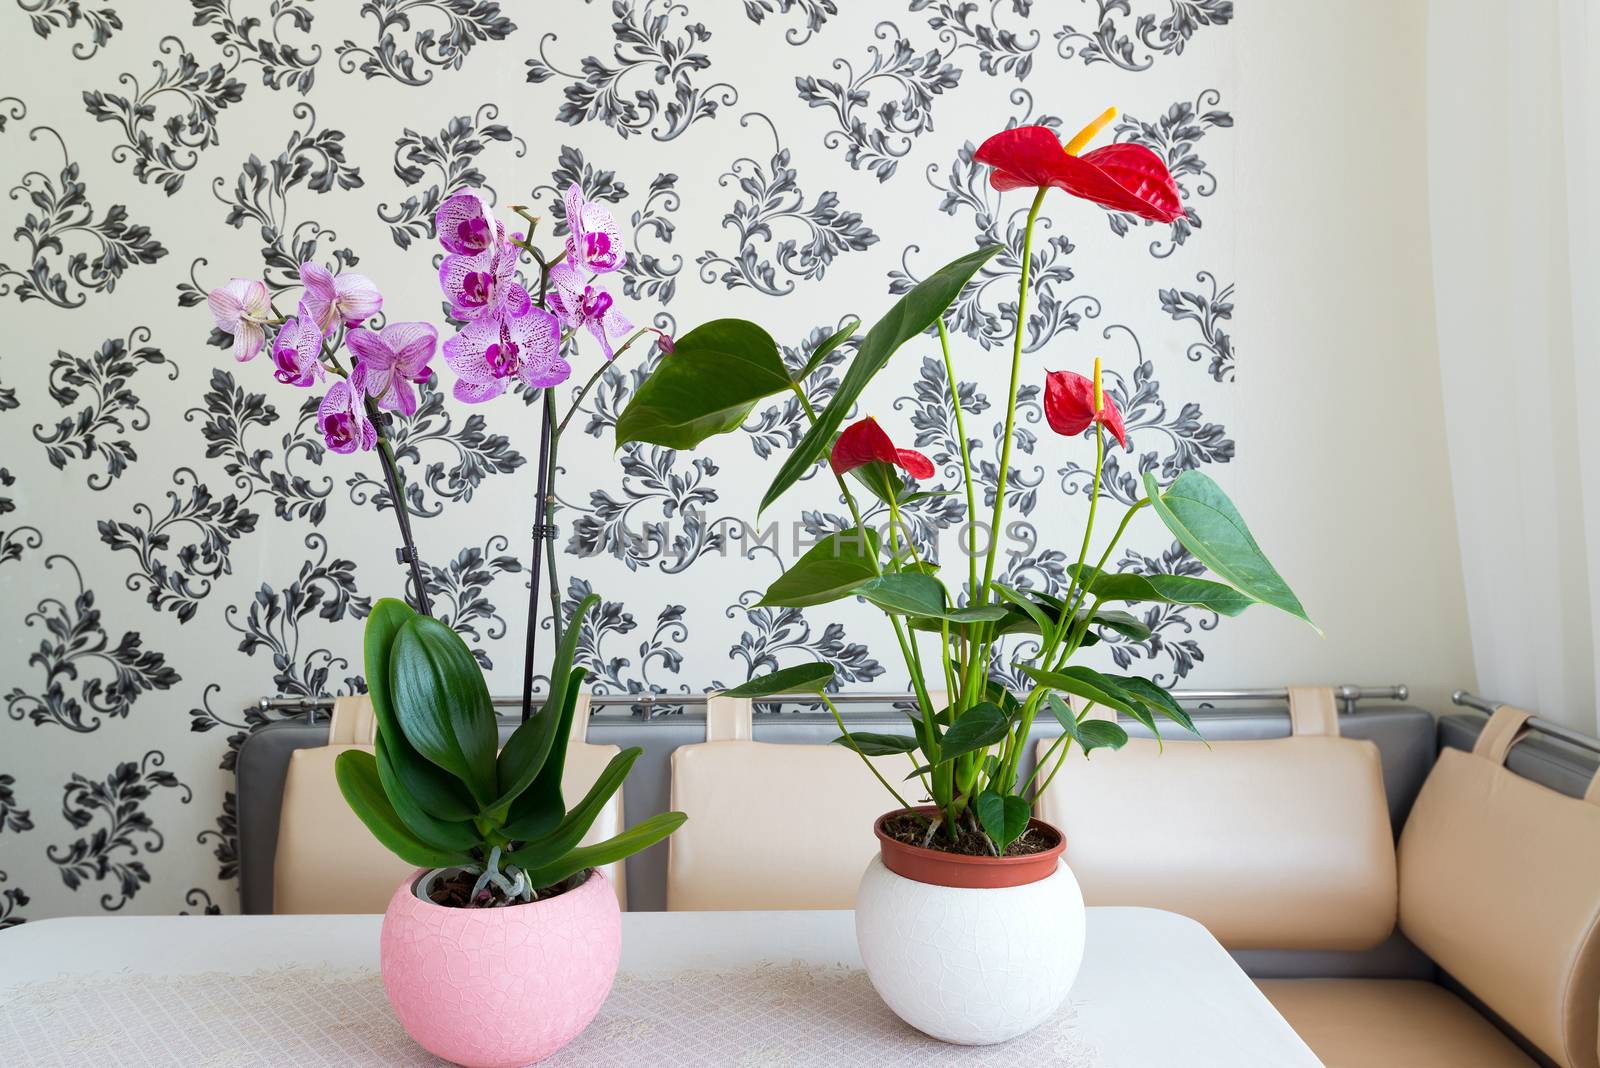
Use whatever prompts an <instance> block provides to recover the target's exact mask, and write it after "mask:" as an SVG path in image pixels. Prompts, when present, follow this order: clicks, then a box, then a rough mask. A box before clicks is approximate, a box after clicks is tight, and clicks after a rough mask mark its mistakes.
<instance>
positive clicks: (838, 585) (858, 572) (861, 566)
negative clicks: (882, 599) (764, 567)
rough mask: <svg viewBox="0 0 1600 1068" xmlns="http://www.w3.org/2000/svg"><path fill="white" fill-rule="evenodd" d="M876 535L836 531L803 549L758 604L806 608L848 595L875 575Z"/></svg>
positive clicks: (857, 530)
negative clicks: (804, 551)
mask: <svg viewBox="0 0 1600 1068" xmlns="http://www.w3.org/2000/svg"><path fill="white" fill-rule="evenodd" d="M877 559H878V535H877V534H876V533H875V532H873V531H872V530H864V531H863V530H859V529H857V528H855V527H851V528H850V529H849V530H841V531H837V532H835V533H833V534H830V535H828V536H827V537H826V538H823V539H822V540H821V541H819V542H817V543H816V544H815V545H813V546H812V547H811V548H809V549H807V550H806V553H805V555H804V556H802V557H800V559H798V560H796V561H795V562H794V564H793V566H791V567H790V568H789V570H787V571H785V572H784V573H783V574H782V575H780V576H778V579H777V581H776V582H774V583H773V584H772V585H770V586H768V587H767V592H766V593H765V594H764V595H763V596H762V598H761V604H762V605H764V606H769V607H776V608H809V607H811V606H812V605H817V604H827V603H828V602H829V601H837V600H838V599H839V598H841V597H845V596H848V595H849V594H851V593H853V592H854V591H855V588H856V587H857V586H859V585H861V584H862V583H863V582H865V581H867V580H868V579H869V578H872V577H873V576H874V575H876V574H877V573H878V569H877V568H876V567H875V566H874V565H875V564H876V562H877Z"/></svg>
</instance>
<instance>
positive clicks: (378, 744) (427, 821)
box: [373, 734, 483, 853]
mask: <svg viewBox="0 0 1600 1068" xmlns="http://www.w3.org/2000/svg"><path fill="white" fill-rule="evenodd" d="M403 742H404V739H402V743H403ZM373 758H374V759H375V760H376V762H377V769H378V782H379V784H380V785H381V786H382V787H383V792H384V794H385V796H387V797H388V798H389V804H390V805H392V806H393V807H394V811H395V815H397V816H398V817H399V818H400V822H401V823H404V824H405V825H406V827H407V828H409V829H410V831H411V833H412V834H413V835H415V836H416V838H417V840H418V841H421V842H425V843H427V844H428V845H430V846H433V847H435V848H437V849H448V850H451V851H458V852H462V853H468V852H471V851H472V850H473V849H475V848H477V846H478V845H479V844H481V843H482V841H483V837H482V836H481V835H480V834H479V833H478V828H477V827H476V826H475V825H474V824H473V823H472V822H471V820H469V819H463V820H442V819H439V818H438V817H437V816H434V815H433V814H431V813H429V812H428V811H427V810H426V809H424V808H423V807H422V806H421V805H419V804H418V803H417V799H416V798H415V797H413V796H412V794H411V791H409V790H407V789H406V786H405V783H404V782H402V781H401V779H400V777H399V776H398V775H397V774H396V773H395V769H394V762H393V761H392V760H391V758H390V756H389V745H388V739H386V738H385V737H384V736H383V735H381V734H380V735H378V737H377V739H376V740H375V742H374V743H373Z"/></svg>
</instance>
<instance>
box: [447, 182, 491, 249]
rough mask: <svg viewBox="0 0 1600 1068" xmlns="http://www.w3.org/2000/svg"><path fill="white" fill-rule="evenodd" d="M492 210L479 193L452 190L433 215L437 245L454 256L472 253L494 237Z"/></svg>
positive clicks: (486, 245)
mask: <svg viewBox="0 0 1600 1068" xmlns="http://www.w3.org/2000/svg"><path fill="white" fill-rule="evenodd" d="M495 228H496V223H495V220H494V212H493V211H491V210H490V208H489V202H488V201H487V200H485V199H483V196H482V195H481V194H479V193H477V192H476V191H474V190H471V189H463V190H461V191H460V192H458V193H453V194H451V196H450V197H449V199H447V200H446V201H445V202H444V203H443V204H440V205H439V210H438V211H436V212H434V215H433V232H434V233H435V234H436V235H438V238H439V244H441V245H443V246H444V250H445V251H446V252H448V253H450V254H451V255H454V256H476V255H477V254H478V253H480V252H483V251H484V250H486V249H487V248H489V246H490V245H491V244H492V243H493V242H494V240H495Z"/></svg>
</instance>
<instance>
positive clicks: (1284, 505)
mask: <svg viewBox="0 0 1600 1068" xmlns="http://www.w3.org/2000/svg"><path fill="white" fill-rule="evenodd" d="M1426 13H1427V5H1426V4H1425V3H1423V2H1422V0H1403V2H1394V0H1362V2H1355V3H1340V4H1338V5H1328V4H1325V3H1314V2H1311V0H1273V2H1272V3H1263V4H1252V5H1249V7H1248V9H1247V10H1245V11H1243V12H1241V17H1240V19H1239V22H1238V24H1237V27H1236V29H1235V31H1234V32H1236V33H1238V34H1239V35H1240V36H1239V39H1238V41H1237V57H1238V63H1239V94H1238V111H1239V114H1240V116H1241V121H1240V124H1239V126H1238V128H1237V136H1238V146H1237V147H1238V159H1237V162H1236V164H1235V173H1236V175H1237V183H1238V189H1239V192H1238V199H1237V204H1238V208H1237V215H1236V218H1237V222H1236V225H1235V232H1236V236H1237V241H1238V250H1237V255H1236V257H1235V262H1237V263H1238V265H1239V288H1238V291H1239V307H1240V316H1241V320H1242V322H1241V326H1240V333H1241V335H1242V337H1243V340H1244V352H1243V354H1242V355H1241V357H1240V368H1239V376H1238V381H1237V388H1238V391H1239V392H1238V397H1237V408H1236V411H1235V413H1234V415H1233V418H1234V421H1235V423H1236V424H1237V428H1238V437H1239V439H1240V440H1241V441H1242V442H1247V443H1248V445H1249V447H1248V448H1242V449H1241V450H1240V454H1239V457H1238V459H1237V460H1236V461H1235V462H1234V464H1233V470H1231V471H1228V472H1227V474H1228V475H1229V481H1228V487H1229V491H1230V493H1232V494H1233V496H1234V498H1235V500H1236V501H1237V502H1238V504H1239V507H1240V509H1241V511H1242V512H1243V513H1244V515H1245V516H1246V517H1247V518H1248V519H1249V521H1250V523H1251V525H1252V527H1253V528H1254V530H1255V533H1256V535H1257V538H1258V540H1259V541H1260V542H1261V544H1262V545H1263V546H1264V547H1265V548H1266V549H1267V551H1268V552H1269V554H1270V555H1271V557H1272V559H1273V561H1274V562H1275V563H1276V564H1277V565H1278V567H1279V569H1280V570H1281V571H1282V572H1283V574H1284V575H1285V576H1286V577H1287V578H1289V580H1290V581H1291V582H1292V584H1293V585H1294V587H1295V589H1296V591H1297V592H1298V593H1299V594H1300V597H1301V600H1302V601H1303V602H1304V603H1305V605H1306V607H1307V608H1308V609H1309V610H1310V611H1311V613H1312V615H1313V618H1315V619H1316V620H1317V622H1318V623H1319V624H1321V626H1322V627H1323V629H1324V631H1325V632H1326V634H1327V637H1326V638H1323V639H1319V638H1317V636H1316V635H1315V634H1313V633H1312V632H1311V631H1309V630H1308V629H1306V628H1304V627H1302V626H1298V625H1296V624H1295V623H1294V621H1292V620H1289V619H1287V618H1286V617H1283V616H1280V615H1274V614H1273V613H1270V612H1264V611H1260V610H1254V611H1251V612H1247V613H1245V615H1244V616H1242V617H1241V618H1239V619H1237V620H1230V621H1228V622H1227V624H1226V625H1227V626H1228V627H1229V628H1230V629H1231V630H1232V632H1233V633H1232V634H1231V638H1232V640H1231V641H1228V642H1225V643H1222V642H1219V643H1217V646H1218V647H1217V649H1216V653H1215V655H1214V656H1208V671H1207V677H1208V678H1211V679H1228V680H1230V681H1235V682H1238V683H1240V684H1252V683H1253V684H1260V685H1267V684H1275V683H1280V682H1282V681H1283V680H1284V679H1286V678H1288V679H1300V680H1306V681H1321V682H1361V683H1372V684H1377V683H1389V682H1405V683H1408V684H1410V686H1411V687H1412V693H1413V698H1414V700H1417V701H1419V702H1420V703H1421V704H1424V705H1426V706H1427V707H1430V708H1432V709H1434V710H1435V711H1444V710H1448V709H1449V707H1450V703H1449V691H1450V690H1451V689H1454V688H1457V687H1466V688H1469V689H1470V688H1472V687H1473V686H1474V685H1475V678H1474V673H1473V665H1472V655H1471V653H1472V649H1471V642H1470V639H1469V632H1468V626H1467V617H1466V602H1465V597H1464V594H1463V584H1462V574H1461V559H1460V549H1459V543H1458V541H1457V535H1456V527H1455V509H1454V504H1453V499H1452V495H1451V484H1450V471H1449V465H1448V460H1447V456H1446V452H1445V439H1444V415H1443V404H1442V400H1441V393H1440V385H1439V366H1438V357H1437V352H1438V341H1437V338H1436V336H1435V330H1434V309H1433V288H1432V287H1433V276H1432V267H1431V263H1432V261H1431V251H1430V241H1429V226H1428V213H1427V199H1426V198H1427V141H1426V138H1425V137H1424V136H1423V131H1424V121H1425V117H1426V94H1425V89H1426V85H1425V67H1424V61H1425V57H1426Z"/></svg>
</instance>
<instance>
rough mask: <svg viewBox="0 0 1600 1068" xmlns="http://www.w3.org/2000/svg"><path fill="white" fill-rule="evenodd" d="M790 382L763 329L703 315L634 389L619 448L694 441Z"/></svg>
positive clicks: (683, 445) (724, 428)
mask: <svg viewBox="0 0 1600 1068" xmlns="http://www.w3.org/2000/svg"><path fill="white" fill-rule="evenodd" d="M841 340H842V339H841ZM789 388H790V382H789V369H788V367H786V366H785V365H784V362H783V356H782V355H781V354H780V353H779V352H778V346H777V343H776V342H774V341H773V340H772V336H771V335H770V334H768V333H767V332H766V331H765V330H763V329H761V327H759V326H757V325H756V324H755V323H752V322H747V321H745V320H743V319H715V320H713V321H711V322H709V323H703V324H701V325H700V326H697V327H695V328H694V329H693V330H691V331H689V332H688V333H687V334H684V335H683V336H682V337H680V338H678V339H677V343H676V344H675V345H674V346H673V350H672V352H670V353H668V354H666V355H664V356H662V358H661V362H660V363H659V364H658V365H657V366H656V369H655V370H654V371H652V372H651V373H650V377H648V378H646V379H645V380H644V382H642V383H641V384H640V385H639V388H638V389H637V390H636V391H635V392H634V394H633V398H632V399H631V400H630V401H629V402H628V406H627V407H626V408H624V409H623V410H622V414H621V415H620V416H618V417H617V431H616V433H617V437H616V441H617V448H619V449H620V448H621V447H622V446H624V445H626V444H628V443H629V442H632V441H647V442H649V443H651V444H653V445H665V446H666V447H668V448H671V449H692V448H694V447H695V446H696V445H698V444H700V443H701V442H702V441H704V440H705V439H706V438H709V437H711V436H712V435H714V434H725V433H727V432H728V431H730V430H734V429H736V428H737V427H738V426H739V424H740V423H742V422H744V421H745V419H746V418H747V417H748V416H749V415H750V411H751V409H753V408H754V407H755V406H756V402H757V401H759V400H761V399H762V398H763V397H770V396H772V395H773V394H774V393H781V392H783V391H785V390H787V389H789Z"/></svg>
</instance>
